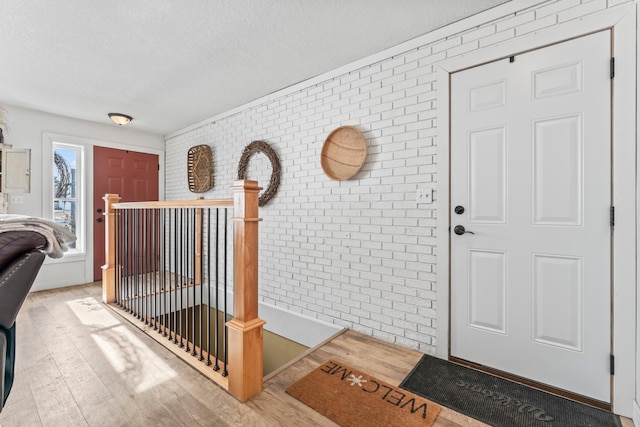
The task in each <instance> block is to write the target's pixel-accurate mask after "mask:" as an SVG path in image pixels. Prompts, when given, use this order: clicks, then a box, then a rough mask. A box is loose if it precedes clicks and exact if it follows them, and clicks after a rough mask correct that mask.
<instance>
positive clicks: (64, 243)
mask: <svg viewBox="0 0 640 427" xmlns="http://www.w3.org/2000/svg"><path fill="white" fill-rule="evenodd" d="M6 231H33V232H36V233H39V234H42V235H43V236H44V237H45V238H46V239H47V245H46V246H45V247H44V248H42V249H41V251H42V252H43V253H45V254H46V255H48V256H49V257H51V258H62V256H63V255H64V252H66V251H67V250H68V249H69V244H71V243H73V242H75V241H76V236H75V235H74V234H73V233H72V232H71V231H69V230H68V229H67V228H66V227H64V226H63V225H60V224H58V223H55V222H53V221H51V220H48V219H44V218H37V217H32V216H26V215H9V214H0V233H3V232H6Z"/></svg>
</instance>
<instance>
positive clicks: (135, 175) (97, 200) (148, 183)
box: [92, 146, 159, 281]
mask: <svg viewBox="0 0 640 427" xmlns="http://www.w3.org/2000/svg"><path fill="white" fill-rule="evenodd" d="M93 165H94V167H93V208H94V209H93V215H92V217H93V236H94V239H93V242H94V243H93V254H94V255H93V258H94V259H93V270H94V271H93V275H94V280H96V281H98V280H102V265H103V264H104V260H105V253H104V246H105V241H104V233H105V227H104V217H103V211H104V200H102V198H103V197H104V195H105V194H118V195H120V201H121V202H123V203H124V202H146V201H156V200H158V171H159V158H158V155H156V154H148V153H140V152H136V151H130V150H118V149H114V148H106V147H99V146H94V148H93Z"/></svg>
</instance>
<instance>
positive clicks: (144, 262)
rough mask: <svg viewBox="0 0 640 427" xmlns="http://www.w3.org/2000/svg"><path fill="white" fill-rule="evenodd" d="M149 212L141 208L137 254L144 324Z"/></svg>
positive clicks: (147, 312) (147, 307)
mask: <svg viewBox="0 0 640 427" xmlns="http://www.w3.org/2000/svg"><path fill="white" fill-rule="evenodd" d="M148 212H149V209H142V224H141V226H142V227H140V228H142V242H141V245H140V246H141V248H140V253H139V254H138V259H139V260H140V263H141V264H142V265H141V266H140V269H141V270H142V271H141V273H142V274H141V275H140V279H141V280H142V319H141V320H142V321H143V322H144V324H145V325H148V324H149V317H148V316H149V296H148V295H147V294H148V293H149V292H148V288H147V286H148V283H147V277H148V274H149V265H148V264H149V261H148V259H149V257H148V256H147V255H148V247H149V245H148V239H149V235H148V232H147V231H148V228H147V227H148V225H149V223H148V220H147V213H148Z"/></svg>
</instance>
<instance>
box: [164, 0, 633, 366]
mask: <svg viewBox="0 0 640 427" xmlns="http://www.w3.org/2000/svg"><path fill="white" fill-rule="evenodd" d="M627 2H628V1H627ZM621 3H625V1H620V0H583V1H580V0H559V1H548V2H545V3H543V4H541V5H539V6H537V7H534V8H529V9H526V10H522V11H520V12H518V13H515V14H509V15H508V16H504V17H503V18H500V19H498V20H495V21H492V22H488V23H486V24H483V25H481V26H478V27H474V28H469V29H467V30H466V31H463V32H459V33H456V34H450V35H449V36H447V37H446V38H443V39H440V40H436V41H434V42H431V43H429V44H425V45H424V46H421V47H419V48H413V49H411V50H410V51H408V52H406V53H403V54H397V55H394V56H393V57H390V58H387V59H384V60H381V61H379V62H375V63H372V64H370V65H367V66H364V67H361V68H357V69H356V68H355V67H354V69H353V70H351V71H349V72H345V73H344V74H342V75H339V76H335V77H331V78H327V79H326V80H325V81H319V79H314V81H318V83H316V84H313V85H309V86H308V87H305V88H302V89H301V88H300V86H299V85H297V86H296V87H295V88H294V89H289V90H287V89H285V90H283V91H281V92H280V93H278V94H276V95H271V96H269V97H267V98H265V99H264V102H262V103H260V102H257V103H255V102H254V103H252V104H250V106H247V107H246V108H244V109H240V110H236V111H234V112H233V113H230V114H228V115H226V116H225V115H222V116H219V117H218V118H215V119H212V121H210V122H208V123H206V124H202V125H201V126H199V127H197V128H195V129H194V128H192V129H189V130H187V131H185V132H176V133H175V134H174V136H171V137H168V138H167V140H166V162H167V166H166V180H167V182H166V198H167V199H192V198H194V196H195V195H194V194H192V193H190V192H189V191H188V185H187V179H186V158H187V150H188V148H189V147H191V146H193V145H197V144H208V145H210V146H211V147H212V149H213V156H214V169H215V173H214V175H215V188H214V190H212V191H210V192H208V193H205V194H204V196H205V197H206V198H226V197H230V191H229V187H230V186H231V184H232V183H233V181H234V180H235V177H236V173H237V165H238V161H239V159H240V154H241V152H242V149H243V148H244V147H245V146H246V145H247V144H249V143H250V142H251V141H253V140H264V141H266V142H268V143H269V144H270V145H271V146H272V147H273V148H274V150H275V151H276V152H277V154H278V156H279V157H280V162H281V165H282V176H281V185H280V188H279V191H278V193H277V195H276V197H274V198H273V199H272V200H271V202H270V203H269V204H268V205H267V206H265V207H264V208H262V209H261V216H262V218H264V221H263V222H262V223H261V224H260V279H259V280H260V299H261V301H263V302H265V303H268V304H272V305H275V306H278V307H281V308H284V309H286V310H289V311H292V312H297V313H301V314H304V315H306V316H310V317H313V318H317V319H321V320H324V321H326V322H330V323H333V324H336V325H340V326H344V327H347V328H350V329H354V330H356V331H359V332H362V333H365V334H368V335H372V336H374V337H377V338H381V339H383V340H387V341H390V342H394V343H397V344H400V345H403V346H406V347H409V348H413V349H418V350H420V351H424V352H427V353H433V352H434V349H435V345H436V333H435V326H436V323H435V322H436V303H435V301H436V290H437V289H436V288H437V284H436V275H435V253H436V252H435V244H436V238H435V230H436V219H435V208H436V204H435V203H434V204H417V203H416V190H417V189H418V188H435V182H436V181H437V179H438V178H437V176H436V162H437V159H436V143H437V141H436V133H437V129H436V126H437V119H438V118H437V114H436V102H437V99H436V85H437V82H436V73H435V69H434V67H435V65H437V63H438V62H440V61H443V60H447V59H450V58H453V57H456V56H458V55H462V54H464V53H466V52H471V51H475V50H477V49H479V48H482V47H485V46H488V45H494V44H496V43H500V42H503V41H505V40H509V39H512V38H514V37H518V36H521V35H524V34H528V33H531V32H534V31H540V30H543V29H544V28H545V27H550V26H556V25H558V24H560V23H562V22H566V21H568V20H573V19H579V18H580V17H582V16H585V15H588V14H592V13H596V12H598V11H600V10H603V9H606V8H607V7H614V6H616V5H619V4H621ZM334 74H335V73H334ZM211 96H215V94H212V95H211ZM341 125H353V126H357V127H358V128H359V129H360V130H361V131H362V132H363V133H364V135H365V138H366V140H367V145H368V156H367V160H366V163H365V165H364V167H363V169H362V171H361V172H360V173H358V174H357V175H356V176H355V177H353V178H352V179H350V180H347V181H342V182H338V181H332V180H331V179H329V178H327V177H326V176H325V175H324V173H323V171H322V169H321V167H320V150H321V148H322V144H323V142H324V139H325V138H326V136H327V135H328V134H329V133H330V132H331V131H332V130H333V129H335V128H336V127H338V126H341ZM270 174H271V166H270V163H269V161H268V159H267V158H266V156H263V155H255V156H253V157H252V159H251V162H250V166H249V172H248V174H247V177H248V178H250V179H255V180H257V181H259V182H260V184H261V185H262V186H266V185H267V184H268V180H269V176H270ZM434 198H435V200H436V202H437V199H438V197H437V194H435V197H434ZM443 285H444V286H446V284H443Z"/></svg>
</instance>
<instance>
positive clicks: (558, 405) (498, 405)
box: [400, 355, 621, 427]
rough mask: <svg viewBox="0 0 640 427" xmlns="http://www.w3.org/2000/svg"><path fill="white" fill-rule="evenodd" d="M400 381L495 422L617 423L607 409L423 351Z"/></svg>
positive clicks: (523, 425)
mask: <svg viewBox="0 0 640 427" xmlns="http://www.w3.org/2000/svg"><path fill="white" fill-rule="evenodd" d="M586 375H588V374H586ZM400 387H402V388H404V389H405V390H408V391H411V392H413V393H415V394H417V395H419V396H423V397H425V398H427V399H430V400H433V401H434V402H437V403H439V404H440V405H442V406H446V407H448V408H451V409H454V410H455V411H458V412H461V413H463V414H465V415H468V416H470V417H472V418H475V419H478V420H480V421H483V422H485V423H487V424H490V425H492V426H496V427H510V426H518V427H552V426H553V427H557V426H562V427H574V426H575V427H586V426H593V427H621V422H620V417H618V416H617V415H614V414H612V413H610V412H606V411H602V410H600V409H596V408H593V407H591V406H587V405H583V404H581V403H577V402H574V401H571V400H568V399H564V398H562V397H559V396H555V395H553V394H549V393H545V392H542V391H539V390H535V389H532V388H530V387H527V386H524V385H521V384H517V383H514V382H512V381H508V380H505V379H502V378H498V377H495V376H493V375H489V374H485V373H484V372H479V371H476V370H475V369H470V368H467V367H464V366H460V365H457V364H455V363H451V362H448V361H446V360H442V359H437V358H435V357H431V356H427V355H424V356H423V357H422V359H420V361H419V362H418V364H417V365H416V366H415V367H414V368H413V370H412V371H411V372H410V373H409V375H408V376H407V377H406V378H405V379H404V380H403V381H402V383H401V384H400Z"/></svg>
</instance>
